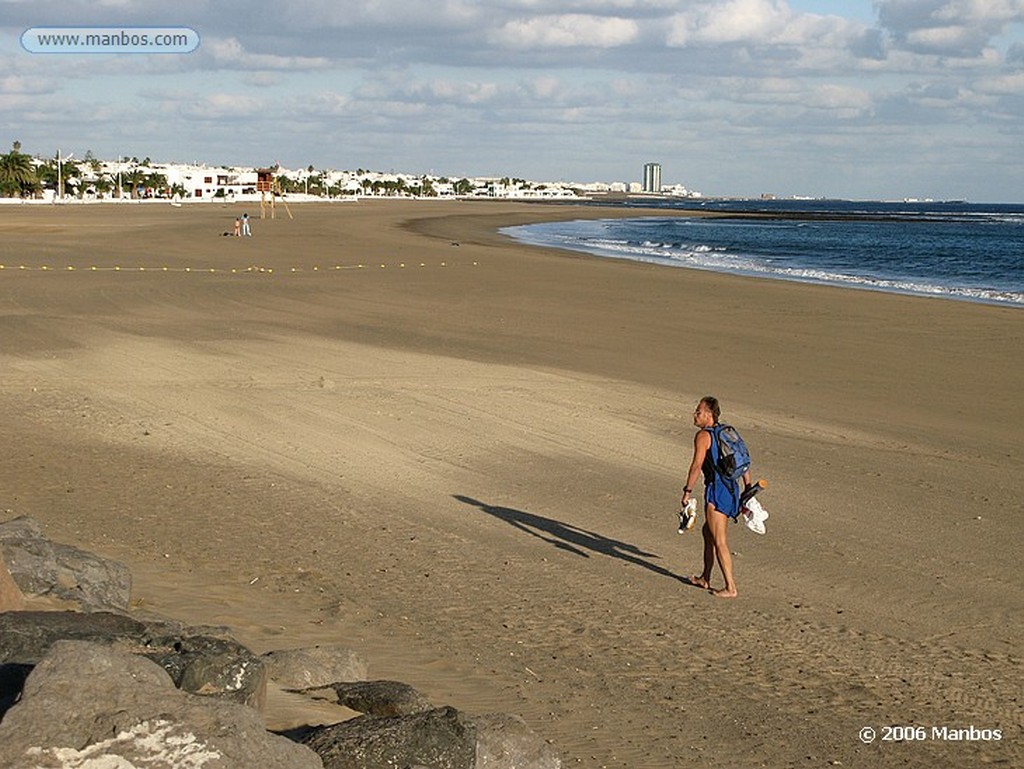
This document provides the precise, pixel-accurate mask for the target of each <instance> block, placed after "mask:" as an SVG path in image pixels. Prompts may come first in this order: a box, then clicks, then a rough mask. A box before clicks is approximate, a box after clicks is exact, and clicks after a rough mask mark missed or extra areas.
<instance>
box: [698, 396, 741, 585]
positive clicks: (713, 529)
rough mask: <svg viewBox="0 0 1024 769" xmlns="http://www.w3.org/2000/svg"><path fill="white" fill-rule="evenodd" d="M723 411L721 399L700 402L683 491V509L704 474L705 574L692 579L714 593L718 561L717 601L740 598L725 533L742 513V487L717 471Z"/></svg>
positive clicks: (701, 400)
mask: <svg viewBox="0 0 1024 769" xmlns="http://www.w3.org/2000/svg"><path fill="white" fill-rule="evenodd" d="M719 416H721V408H720V407H719V405H718V399H717V398H713V397H712V396H710V395H708V396H705V397H703V398H701V399H700V403H698V404H697V408H696V409H695V410H694V412H693V424H694V426H695V427H699V428H700V429H699V430H698V431H697V434H696V435H694V437H693V461H692V462H690V471H689V473H687V475H686V486H685V487H683V499H682V505H683V507H684V508H685V507H686V504H687V503H688V502H689V501H690V495H691V494H693V487H694V485H695V484H696V483H697V478H698V476H699V475H700V474H701V473H703V474H704V526H703V527H702V528H701V533H702V534H703V535H704V571H703V572H701V574H700V575H699V576H694V577H690V582H691V583H692V584H694V585H697V586H698V587H702V588H704V589H705V590H711V570H712V568H713V566H714V564H715V561H716V560H717V561H718V568H720V569H721V570H722V576H723V577H725V587H724V588H722V589H721V590H711V593H712V595H715V596H717V597H718V598H735V597H736V596H737V591H736V580H735V578H734V577H733V573H732V554H731V553H730V552H729V545H728V543H727V542H726V529H727V527H728V525H729V519H731V518H732V519H734V518H736V516H737V515H739V513H740V488H739V483H738V482H736V481H733V480H730V479H729V478H723V477H722V476H721V475H720V474H719V473H718V472H717V471H716V469H715V463H714V459H713V454H714V452H713V451H712V442H713V441H714V440H715V437H714V431H713V428H714V426H715V425H717V424H718V418H719ZM743 482H744V483H745V484H746V485H749V484H750V473H749V471H748V472H747V473H745V474H744V475H743Z"/></svg>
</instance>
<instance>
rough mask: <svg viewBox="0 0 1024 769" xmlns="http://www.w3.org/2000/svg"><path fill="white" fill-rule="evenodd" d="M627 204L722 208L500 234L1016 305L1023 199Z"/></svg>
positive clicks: (1023, 249)
mask: <svg viewBox="0 0 1024 769" xmlns="http://www.w3.org/2000/svg"><path fill="white" fill-rule="evenodd" d="M626 205H629V204H626ZM635 205H637V206H639V205H642V206H644V207H646V208H650V207H652V206H653V207H662V208H666V209H701V210H705V211H716V212H719V213H724V214H727V216H726V217H725V218H711V219H709V218H697V217H678V216H671V217H669V216H665V217H661V216H647V215H645V216H642V217H637V218H635V219H599V220H590V221H584V220H579V221H569V222H551V223H546V224H531V225H524V226H520V227H507V228H504V229H503V230H502V232H503V233H505V234H507V235H510V236H512V237H514V238H516V239H518V240H520V241H522V242H525V243H530V244H533V245H542V246H553V247H558V248H567V249H572V250H576V251H584V252H586V253H589V254H593V255H596V256H603V257H611V258H617V259H632V260H635V261H642V262H650V263H653V264H662V265H665V266H666V267H687V268H692V269H702V270H714V271H719V272H731V273H738V274H743V275H754V276H759V277H766V278H776V279H780V280H794V281H803V282H811V283H824V284H833V285H842V286H849V287H857V288H864V289H873V290H877V291H889V292H895V293H904V294H918V295H927V296H936V297H944V298H948V299H960V300H968V301H976V302H986V303H992V304H1000V305H1008V306H1016V307H1024V205H1017V204H976V203H962V202H942V203H931V202H928V203H924V202H914V203H902V202H901V203H888V202H884V203H883V202H878V203H872V202H851V201H821V200H813V201H794V200H779V201H760V200H757V201H737V200H729V201H703V202H702V201H678V202H676V201H656V202H652V201H649V200H645V201H643V202H642V203H637V204H635ZM755 215H756V216H755Z"/></svg>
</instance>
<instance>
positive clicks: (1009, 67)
mask: <svg viewBox="0 0 1024 769" xmlns="http://www.w3.org/2000/svg"><path fill="white" fill-rule="evenodd" d="M54 25H69V26H70V25H83V26H84V25H88V26H96V25H99V26H112V27H129V26H130V27H136V26H184V27H190V28H192V29H195V30H196V31H197V32H198V33H199V34H200V36H201V44H200V45H199V47H198V49H197V50H196V51H195V52H193V53H189V54H165V55H152V56H148V55H129V54H123V55H113V56H110V55H91V56H86V55H70V54H67V55H45V54H31V53H28V52H27V51H25V50H24V49H22V47H21V45H20V37H21V34H22V33H23V32H24V31H25V30H26V29H27V28H30V27H40V26H54ZM15 139H17V140H19V141H21V143H22V148H23V150H25V151H28V152H31V153H34V154H41V155H53V154H55V153H56V151H57V149H58V148H61V149H62V150H63V151H64V152H65V153H68V152H74V153H75V154H76V155H77V156H78V157H81V156H82V155H83V154H84V153H85V151H86V150H92V151H93V153H94V154H96V155H97V156H100V157H116V156H117V155H137V156H139V157H144V156H150V157H152V158H154V159H161V160H176V161H202V162H208V163H212V164H233V165H262V164H267V163H272V162H275V161H278V162H280V163H282V164H283V165H286V166H291V167H304V166H308V165H310V164H312V165H314V166H316V167H317V168H324V169H330V168H334V169H356V168H369V169H374V170H396V171H406V172H409V173H417V174H419V173H429V172H433V173H436V174H441V175H449V176H479V175H495V176H518V177H525V178H529V179H537V180H560V179H565V180H573V181H637V180H639V178H640V175H641V169H642V166H643V164H644V163H645V162H648V161H656V162H659V163H661V165H662V178H663V181H664V182H665V183H671V184H676V183H678V184H685V185H687V186H688V187H691V188H694V189H698V190H700V191H702V192H704V193H705V194H708V195H726V196H747V195H759V194H761V193H773V194H777V195H782V196H788V195H810V196H836V197H849V198H904V197H921V198H924V197H930V198H938V199H949V198H957V199H959V198H966V199H969V200H977V201H1000V200H1001V201H1015V202H1016V201H1024V181H1022V180H1024V150H1022V147H1024V0H876V1H875V2H863V1H861V0H852V1H850V2H815V1H813V0H788V2H787V0H564V1H559V0H476V1H475V2H471V1H470V0H361V2H348V0H277V1H276V2H262V1H257V0H177V2H174V3H158V2H153V1H152V0H148V1H144V0H90V1H89V2H86V1H85V0H0V151H6V149H7V147H9V146H10V143H11V142H12V141H13V140H15Z"/></svg>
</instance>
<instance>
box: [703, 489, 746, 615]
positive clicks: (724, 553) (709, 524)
mask: <svg viewBox="0 0 1024 769" xmlns="http://www.w3.org/2000/svg"><path fill="white" fill-rule="evenodd" d="M704 526H705V527H706V528H707V529H708V531H709V532H710V539H711V551H712V552H713V553H714V557H715V558H716V559H717V560H718V568H720V569H721V570H722V576H723V577H725V587H724V588H722V589H721V590H712V591H711V592H712V594H713V595H715V596H717V597H718V598H735V597H736V596H737V595H738V592H737V591H736V579H735V578H734V577H733V573H732V553H730V552H729V543H728V542H727V541H726V534H727V532H728V526H729V516H727V515H725V513H720V512H718V510H716V509H715V508H714V506H713V505H708V509H707V515H705V524H704ZM706 542H707V540H706V539H705V543H706ZM704 576H706V577H707V578H708V581H710V578H711V567H710V566H709V565H708V548H707V546H706V545H705V548H704Z"/></svg>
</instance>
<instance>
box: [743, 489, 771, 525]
mask: <svg viewBox="0 0 1024 769" xmlns="http://www.w3.org/2000/svg"><path fill="white" fill-rule="evenodd" d="M740 515H741V516H743V522H744V523H745V524H747V528H748V529H750V530H751V531H752V532H754V533H755V534H764V533H765V531H766V529H765V527H764V522H765V521H766V520H768V511H767V510H765V509H764V508H763V507H761V503H760V502H758V501H757V497H751V498H750V499H748V500H747V502H746V504H745V505H744V506H743V509H742V510H741V511H740Z"/></svg>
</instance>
